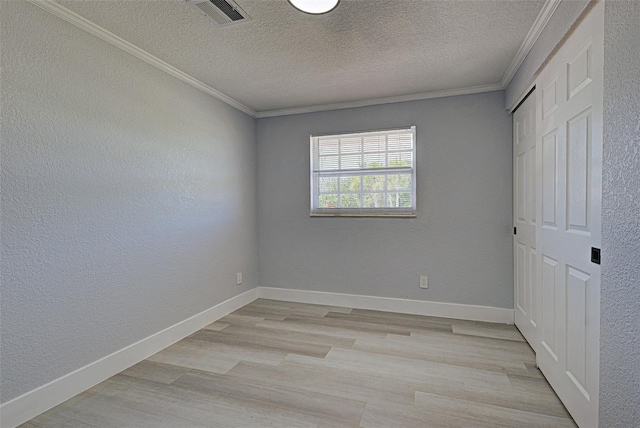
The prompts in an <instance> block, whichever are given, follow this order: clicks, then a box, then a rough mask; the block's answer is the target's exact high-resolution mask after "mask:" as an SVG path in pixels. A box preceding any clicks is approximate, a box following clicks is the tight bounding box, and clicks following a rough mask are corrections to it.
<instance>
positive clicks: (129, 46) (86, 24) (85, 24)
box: [27, 0, 256, 117]
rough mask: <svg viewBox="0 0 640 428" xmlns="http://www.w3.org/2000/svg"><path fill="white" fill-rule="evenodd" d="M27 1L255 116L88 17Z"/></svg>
mask: <svg viewBox="0 0 640 428" xmlns="http://www.w3.org/2000/svg"><path fill="white" fill-rule="evenodd" d="M27 1H28V2H30V3H33V4H34V5H36V6H38V7H40V8H42V9H44V10H46V11H47V12H49V13H51V14H53V15H55V16H57V17H58V18H61V19H63V20H65V21H67V22H68V23H69V24H72V25H75V26H76V27H78V28H80V29H81V30H84V31H86V32H87V33H89V34H92V35H94V36H96V37H98V38H100V39H102V40H104V41H105V42H107V43H110V44H111V45H113V46H115V47H117V48H119V49H122V50H123V51H125V52H127V53H129V54H131V55H133V56H135V57H136V58H138V59H141V60H142V61H144V62H146V63H147V64H150V65H152V66H154V67H156V68H157V69H158V70H162V71H164V72H165V73H167V74H169V75H171V76H173V77H175V78H176V79H179V80H182V81H183V82H185V83H188V84H189V85H191V86H193V87H194V88H196V89H199V90H201V91H202V92H205V93H207V94H209V95H211V96H213V97H214V98H217V99H219V100H220V101H222V102H224V103H226V104H229V105H230V106H232V107H234V108H236V109H238V110H240V111H242V112H244V113H246V114H248V115H249V116H252V117H255V116H256V112H255V111H254V110H253V109H251V108H249V107H247V106H245V105H244V104H242V103H240V102H238V101H236V100H234V99H233V98H231V97H229V96H227V95H225V94H223V93H222V92H220V91H218V90H216V89H214V88H212V87H211V86H209V85H207V84H206V83H203V82H201V81H200V80H198V79H196V78H195V77H193V76H190V75H189V74H187V73H185V72H184V71H182V70H179V69H178V68H176V67H174V66H172V65H171V64H169V63H167V62H165V61H163V60H161V59H160V58H158V57H156V56H154V55H152V54H150V53H149V52H147V51H145V50H144V49H141V48H139V47H138V46H136V45H134V44H133V43H130V42H128V41H126V40H124V39H123V38H121V37H118V36H116V35H115V34H113V33H112V32H110V31H108V30H106V29H104V28H102V27H100V26H99V25H97V24H95V23H94V22H91V21H89V20H88V19H86V18H84V17H82V16H80V15H78V14H77V13H75V12H73V11H71V10H69V9H67V8H66V7H64V6H62V5H60V4H58V3H56V2H54V1H53V0H27Z"/></svg>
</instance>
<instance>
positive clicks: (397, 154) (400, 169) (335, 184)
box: [311, 126, 416, 217]
mask: <svg viewBox="0 0 640 428" xmlns="http://www.w3.org/2000/svg"><path fill="white" fill-rule="evenodd" d="M311 215H312V216H323V215H329V216H391V217H415V215H416V128H415V126H412V127H410V128H404V129H392V130H387V131H372V132H359V133H353V134H341V135H321V136H314V135H312V136H311Z"/></svg>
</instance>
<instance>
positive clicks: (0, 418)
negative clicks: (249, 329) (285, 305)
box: [0, 288, 258, 428]
mask: <svg viewBox="0 0 640 428" xmlns="http://www.w3.org/2000/svg"><path fill="white" fill-rule="evenodd" d="M257 298H258V288H253V289H251V290H249V291H246V292H244V293H242V294H240V295H238V296H235V297H232V298H231V299H229V300H226V301H224V302H222V303H219V304H217V305H215V306H213V307H212V308H209V309H207V310H205V311H203V312H200V313H199V314H196V315H194V316H192V317H190V318H187V319H186V320H184V321H181V322H179V323H177V324H174V325H172V326H171V327H168V328H165V329H164V330H162V331H159V332H158V333H155V334H153V335H151V336H149V337H147V338H144V339H142V340H140V341H138V342H136V343H134V344H132V345H129V346H127V347H125V348H123V349H120V350H119V351H116V352H114V353H113V354H110V355H107V356H106V357H103V358H100V359H99V360H97V361H94V362H93V363H91V364H89V365H86V366H84V367H81V368H79V369H78V370H76V371H73V372H71V373H69V374H66V375H64V376H62V377H61V378H58V379H56V380H54V381H51V382H49V383H47V384H45V385H42V386H41V387H38V388H36V389H34V390H32V391H29V392H27V393H26V394H23V395H21V396H19V397H16V398H14V399H13V400H11V401H7V402H6V403H4V404H2V406H0V426H1V427H4V428H13V427H16V426H18V425H20V424H22V423H24V422H26V421H28V420H29V419H32V418H34V417H36V416H38V415H39V414H41V413H43V412H46V411H47V410H49V409H51V408H52V407H55V406H57V405H58V404H60V403H62V402H64V401H66V400H68V399H70V398H71V397H74V396H75V395H77V394H79V393H81V392H82V391H85V390H87V389H89V388H91V387H93V386H95V385H97V384H98V383H100V382H102V381H104V380H106V379H108V378H110V377H111V376H113V375H115V374H117V373H120V372H121V371H123V370H125V369H127V368H129V367H131V366H133V365H134V364H137V363H139V362H140V361H142V360H144V359H145V358H148V357H150V356H151V355H153V354H155V353H157V352H159V351H161V350H163V349H164V348H166V347H167V346H170V345H172V344H174V343H176V342H177V341H179V340H181V339H183V338H185V337H187V336H189V335H190V334H193V333H195V332H196V331H198V330H200V329H201V328H203V327H205V326H206V325H209V324H211V323H212V322H214V321H216V320H218V319H220V318H222V317H224V316H225V315H227V314H229V313H231V312H233V311H235V310H237V309H240V308H241V307H243V306H245V305H247V304H249V303H251V302H252V301H254V300H255V299H257Z"/></svg>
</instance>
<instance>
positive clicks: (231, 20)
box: [187, 0, 251, 26]
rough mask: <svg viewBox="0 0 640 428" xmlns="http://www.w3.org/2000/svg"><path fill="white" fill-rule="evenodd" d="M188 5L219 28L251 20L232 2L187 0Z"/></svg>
mask: <svg viewBox="0 0 640 428" xmlns="http://www.w3.org/2000/svg"><path fill="white" fill-rule="evenodd" d="M187 3H188V4H190V5H191V6H193V7H194V8H196V9H197V10H198V12H200V13H202V14H204V15H205V16H206V17H207V18H209V19H211V20H212V21H213V22H215V23H216V24H217V25H219V26H226V25H231V24H237V23H239V22H244V21H248V20H250V19H251V18H249V15H247V14H246V13H245V11H244V10H242V9H240V6H238V5H237V4H235V3H234V2H233V1H232V0H187Z"/></svg>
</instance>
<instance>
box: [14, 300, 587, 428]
mask: <svg viewBox="0 0 640 428" xmlns="http://www.w3.org/2000/svg"><path fill="white" fill-rule="evenodd" d="M22 427H23V428H39V427H47V428H49V427H52V428H65V427H74V428H75V427H87V428H94V427H100V428H129V427H131V428H133V427H136V428H137V427H142V428H146V427H149V428H151V427H153V428H191V427H216V428H217V427H238V428H253V427H286V428H289V427H300V428H329V427H331V428H356V427H362V428H366V427H380V428H392V427H393V428H395V427H398V428H402V427H408V428H409V427H410V428H416V427H420V428H423V427H424V428H485V427H486V428H488V427H492V428H494V427H498V428H500V427H511V428H521V427H524V428H527V427H536V428H537V427H558V428H565V427H567V428H569V427H571V428H575V424H574V422H573V420H572V419H571V417H570V415H569V414H568V412H567V411H566V409H565V408H564V406H563V405H562V403H561V401H560V400H559V399H558V397H557V396H556V395H555V393H554V392H553V390H552V389H551V387H550V386H549V384H548V383H547V381H546V379H545V378H544V376H543V375H542V373H541V372H540V370H538V369H537V368H536V366H535V354H534V353H533V351H532V350H531V348H530V347H529V345H528V344H527V343H526V342H525V341H524V339H523V338H522V336H521V335H520V333H519V331H518V330H517V329H516V328H515V327H514V326H512V325H506V324H492V323H482V322H477V321H464V320H456V319H448V318H439V317H424V316H419V315H408V314H397V313H389V312H381V311H371V310H363V309H352V308H342V307H335V306H327V305H310V304H302V303H293V302H280V301H275V300H265V299H259V300H256V301H254V302H252V303H250V304H249V305H246V306H245V307H243V308H241V309H239V310H237V311H235V312H234V313H232V314H229V315H227V316H225V317H223V318H221V319H220V320H218V321H216V322H214V323H212V324H209V325H208V326H206V327H204V328H203V329H202V330H199V331H198V332H196V333H194V334H192V335H190V336H189V337H187V338H185V339H183V340H181V341H179V342H177V343H175V344H174V345H172V346H169V347H168V348H166V349H164V350H162V351H160V352H158V353H157V354H155V355H153V356H151V357H149V358H148V359H146V360H144V361H142V362H140V363H138V364H136V365H134V366H132V367H130V368H129V369H127V370H125V371H123V372H122V373H120V374H118V375H115V376H113V377H111V378H109V379H107V380H106V381H104V382H102V383H100V384H98V385H96V386H95V387H93V388H91V389H89V390H87V391H85V392H83V393H82V394H79V395H77V396H76V397H74V398H72V399H70V400H68V401H66V402H64V403H62V404H60V405H59V406H56V407H54V408H53V409H51V410H49V411H47V412H45V413H43V414H42V415H40V416H38V417H36V418H34V419H32V420H31V421H29V422H27V423H25V424H24V425H23V426H22Z"/></svg>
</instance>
